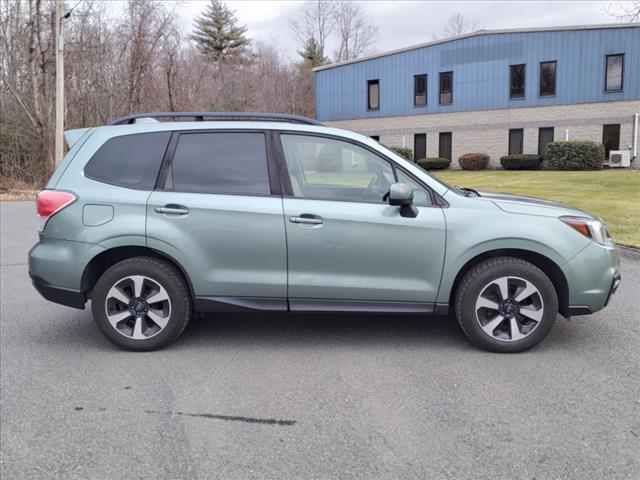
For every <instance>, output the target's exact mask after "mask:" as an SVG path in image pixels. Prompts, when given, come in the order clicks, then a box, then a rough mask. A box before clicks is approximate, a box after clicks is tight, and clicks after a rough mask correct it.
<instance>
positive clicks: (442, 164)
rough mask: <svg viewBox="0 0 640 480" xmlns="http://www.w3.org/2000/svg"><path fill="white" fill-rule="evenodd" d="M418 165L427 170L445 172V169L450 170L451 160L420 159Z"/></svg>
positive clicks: (438, 158) (437, 158)
mask: <svg viewBox="0 0 640 480" xmlns="http://www.w3.org/2000/svg"><path fill="white" fill-rule="evenodd" d="M416 163H417V164H418V165H420V166H421V167H422V168H424V169H425V170H444V169H445V168H449V165H451V160H449V159H448V158H440V157H427V158H421V159H419V160H418V161H417V162H416Z"/></svg>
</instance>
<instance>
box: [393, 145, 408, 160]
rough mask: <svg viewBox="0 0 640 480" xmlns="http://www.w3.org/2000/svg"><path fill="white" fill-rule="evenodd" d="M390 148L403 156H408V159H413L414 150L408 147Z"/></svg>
mask: <svg viewBox="0 0 640 480" xmlns="http://www.w3.org/2000/svg"><path fill="white" fill-rule="evenodd" d="M388 148H389V150H393V151H394V152H396V153H397V154H398V155H400V156H401V157H404V158H406V159H407V160H413V150H411V149H410V148H406V147H388Z"/></svg>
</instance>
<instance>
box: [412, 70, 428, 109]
mask: <svg viewBox="0 0 640 480" xmlns="http://www.w3.org/2000/svg"><path fill="white" fill-rule="evenodd" d="M413 104H414V105H415V106H416V107H422V106H424V105H426V104H427V76H426V75H416V76H415V77H413Z"/></svg>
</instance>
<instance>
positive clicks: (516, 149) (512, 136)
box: [509, 128, 524, 155]
mask: <svg viewBox="0 0 640 480" xmlns="http://www.w3.org/2000/svg"><path fill="white" fill-rule="evenodd" d="M523 140H524V131H523V130H522V129H521V128H512V129H511V130H509V155H520V154H522V146H523V145H522V143H523Z"/></svg>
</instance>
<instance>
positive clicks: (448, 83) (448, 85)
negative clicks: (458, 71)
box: [438, 72, 453, 105]
mask: <svg viewBox="0 0 640 480" xmlns="http://www.w3.org/2000/svg"><path fill="white" fill-rule="evenodd" d="M438 102H439V103H440V104H441V105H446V104H448V103H453V72H440V96H439V100H438Z"/></svg>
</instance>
